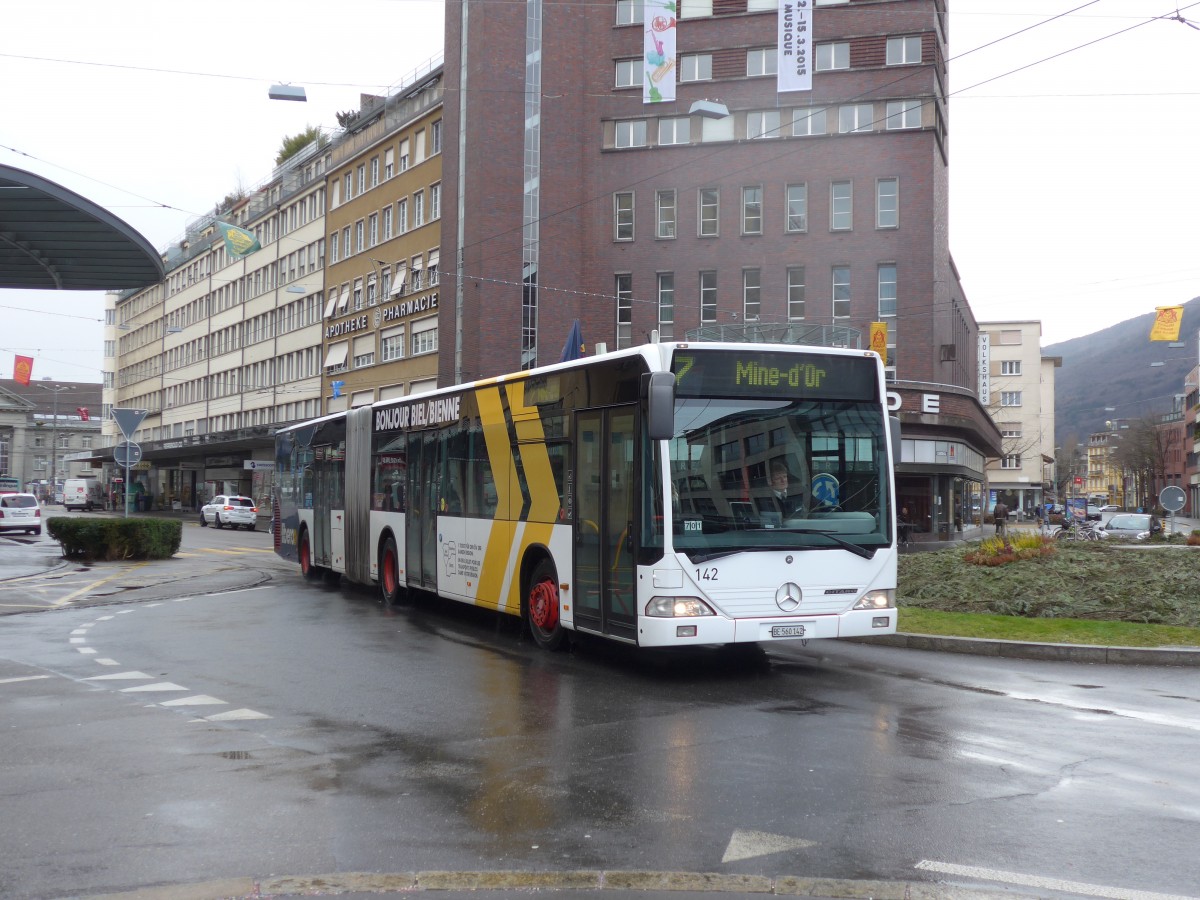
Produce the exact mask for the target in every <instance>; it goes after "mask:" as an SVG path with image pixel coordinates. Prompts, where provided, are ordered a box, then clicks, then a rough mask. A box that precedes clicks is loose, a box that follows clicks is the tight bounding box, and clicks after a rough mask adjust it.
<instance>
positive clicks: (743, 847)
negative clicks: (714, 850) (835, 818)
mask: <svg viewBox="0 0 1200 900" xmlns="http://www.w3.org/2000/svg"><path fill="white" fill-rule="evenodd" d="M815 846H816V842H815V841H806V840H804V839H802V838H794V837H788V836H787V835H783V834H768V833H766V832H765V831H742V830H740V829H739V830H737V831H734V833H733V834H732V836H730V838H729V846H727V847H726V848H725V855H724V856H723V857H721V862H723V863H727V862H733V861H734V860H739V859H751V858H753V857H755V856H767V855H768V854H771V853H782V852H783V851H785V850H803V849H804V848H805V847H815Z"/></svg>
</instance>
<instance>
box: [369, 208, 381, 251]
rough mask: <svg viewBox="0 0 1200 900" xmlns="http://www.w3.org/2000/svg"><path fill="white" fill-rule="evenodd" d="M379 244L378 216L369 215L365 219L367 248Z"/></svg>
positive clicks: (375, 214)
mask: <svg viewBox="0 0 1200 900" xmlns="http://www.w3.org/2000/svg"><path fill="white" fill-rule="evenodd" d="M378 243H379V214H378V213H371V215H370V216H368V217H367V246H368V247H374V246H375V245H376V244H378Z"/></svg>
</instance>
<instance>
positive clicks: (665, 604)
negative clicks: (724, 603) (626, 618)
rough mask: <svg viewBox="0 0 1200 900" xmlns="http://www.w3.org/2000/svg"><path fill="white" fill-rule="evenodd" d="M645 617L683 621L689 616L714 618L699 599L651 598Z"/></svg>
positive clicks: (709, 609) (706, 605)
mask: <svg viewBox="0 0 1200 900" xmlns="http://www.w3.org/2000/svg"><path fill="white" fill-rule="evenodd" d="M646 615H648V616H654V617H655V618H658V619H683V618H689V617H691V616H715V615H716V613H714V612H713V611H712V609H711V608H710V607H709V606H708V604H707V603H705V602H704V601H703V600H701V599H700V598H699V597H651V598H650V602H649V603H647V604H646Z"/></svg>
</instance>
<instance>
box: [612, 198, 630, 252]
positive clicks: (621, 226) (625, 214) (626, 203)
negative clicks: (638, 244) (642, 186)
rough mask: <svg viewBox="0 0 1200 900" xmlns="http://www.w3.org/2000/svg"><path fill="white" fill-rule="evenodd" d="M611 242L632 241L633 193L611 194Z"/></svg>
mask: <svg viewBox="0 0 1200 900" xmlns="http://www.w3.org/2000/svg"><path fill="white" fill-rule="evenodd" d="M613 226H614V229H613V240H615V241H632V240H633V191H620V192H619V193H616V194H613Z"/></svg>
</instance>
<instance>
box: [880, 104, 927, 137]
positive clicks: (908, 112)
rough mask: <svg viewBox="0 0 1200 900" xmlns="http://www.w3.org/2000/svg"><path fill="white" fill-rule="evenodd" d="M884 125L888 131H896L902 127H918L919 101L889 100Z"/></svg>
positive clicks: (919, 115) (919, 121)
mask: <svg viewBox="0 0 1200 900" xmlns="http://www.w3.org/2000/svg"><path fill="white" fill-rule="evenodd" d="M885 127H886V128H887V130H888V131H897V130H899V129H902V128H920V127H921V101H920V100H889V101H888V105H887V122H886V125H885Z"/></svg>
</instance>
